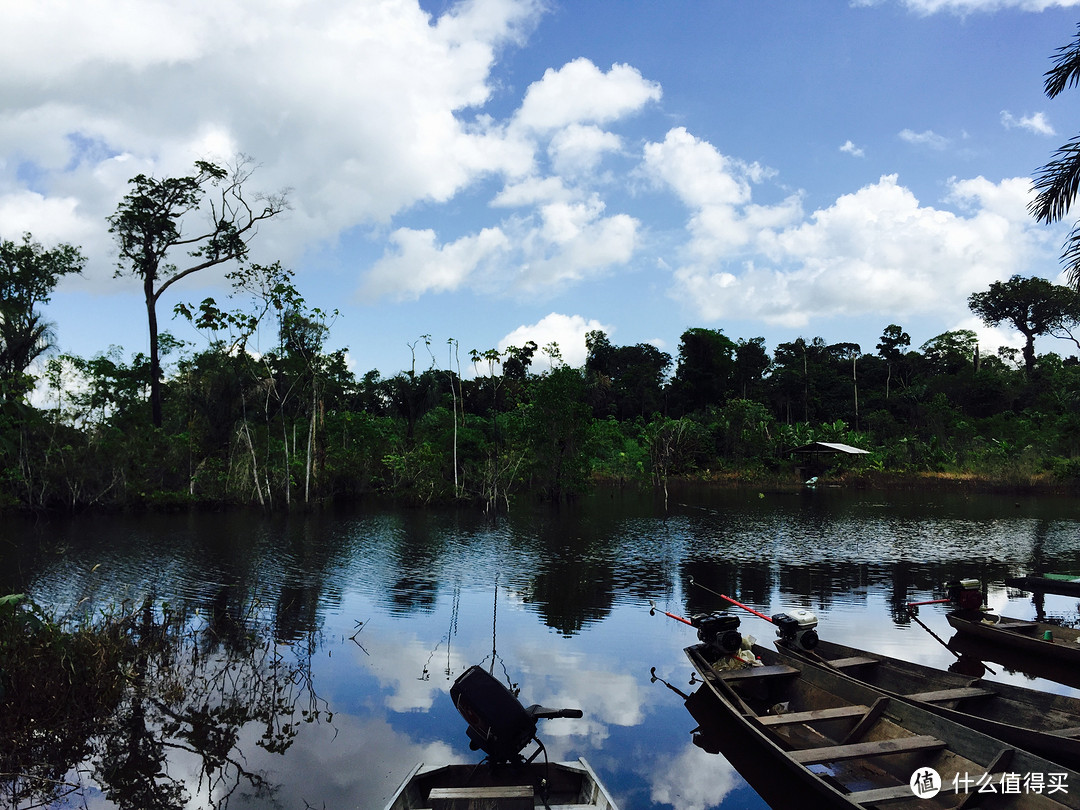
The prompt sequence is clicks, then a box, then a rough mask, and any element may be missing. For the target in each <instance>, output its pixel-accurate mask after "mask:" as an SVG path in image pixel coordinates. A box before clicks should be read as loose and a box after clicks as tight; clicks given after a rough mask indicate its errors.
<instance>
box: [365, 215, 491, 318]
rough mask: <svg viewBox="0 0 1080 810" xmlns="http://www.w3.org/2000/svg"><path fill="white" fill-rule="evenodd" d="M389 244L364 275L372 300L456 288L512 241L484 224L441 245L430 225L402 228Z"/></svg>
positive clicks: (417, 295)
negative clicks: (418, 228)
mask: <svg viewBox="0 0 1080 810" xmlns="http://www.w3.org/2000/svg"><path fill="white" fill-rule="evenodd" d="M390 245H391V247H389V248H388V249H387V252H386V253H385V254H384V255H383V257H382V258H381V259H380V260H379V261H377V262H376V263H375V265H374V266H373V267H372V269H371V271H370V272H369V273H368V274H367V277H366V278H365V281H364V285H363V288H362V290H361V294H362V295H363V296H364V297H365V298H367V299H369V300H374V299H377V298H379V297H381V296H383V295H389V296H391V297H394V298H396V299H398V300H407V299H416V298H419V297H420V296H421V295H423V294H424V293H429V292H436V293H437V292H449V291H453V290H457V289H458V288H460V287H461V286H462V285H463V284H465V283H466V282H468V281H469V280H470V278H471V277H473V276H474V275H475V274H476V273H477V271H478V270H480V269H481V268H482V267H483V266H484V265H486V264H487V263H489V262H491V261H492V260H494V259H495V258H497V257H498V256H499V255H501V254H503V253H505V252H506V251H507V250H508V248H509V241H508V240H507V238H506V235H505V234H504V233H503V232H502V231H501V230H499V229H498V228H485V229H484V230H482V231H480V232H479V233H478V234H475V235H470V236H463V237H462V238H461V239H458V240H457V241H455V242H451V243H449V244H444V245H439V244H437V243H436V236H435V231H433V230H431V229H430V228H425V229H423V230H414V229H411V228H399V229H398V230H396V231H394V232H393V233H392V234H390Z"/></svg>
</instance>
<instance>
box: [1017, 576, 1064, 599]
mask: <svg viewBox="0 0 1080 810" xmlns="http://www.w3.org/2000/svg"><path fill="white" fill-rule="evenodd" d="M1005 584H1006V585H1008V586H1009V587H1010V588H1019V589H1020V590H1022V591H1032V592H1033V593H1056V594H1058V595H1060V596H1080V577H1078V576H1075V575H1073V574H1042V575H1041V576H1026V577H1009V578H1007V579H1006V580H1005Z"/></svg>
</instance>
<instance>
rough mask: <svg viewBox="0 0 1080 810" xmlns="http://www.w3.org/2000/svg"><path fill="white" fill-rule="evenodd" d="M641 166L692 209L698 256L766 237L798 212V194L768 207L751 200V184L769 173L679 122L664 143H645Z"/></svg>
mask: <svg viewBox="0 0 1080 810" xmlns="http://www.w3.org/2000/svg"><path fill="white" fill-rule="evenodd" d="M642 169H643V171H644V173H645V174H646V175H647V176H648V177H650V178H651V179H652V180H653V181H654V182H656V183H657V184H660V185H663V186H667V187H669V188H670V189H671V190H672V191H674V192H675V194H676V196H678V197H679V199H680V200H681V201H682V202H683V204H684V205H686V206H687V207H688V208H690V209H691V211H692V212H693V213H692V216H691V219H690V222H689V224H688V230H689V231H690V233H691V235H692V238H691V241H690V244H689V251H690V252H691V253H692V254H693V255H695V256H696V257H697V259H698V260H701V261H709V260H711V259H712V258H715V257H718V256H725V255H730V254H731V252H732V251H737V250H742V249H745V248H748V247H750V246H751V245H752V244H756V243H758V242H760V241H761V240H762V239H765V240H767V239H768V236H769V229H772V228H776V227H780V226H782V225H784V224H787V223H791V222H797V221H798V220H799V219H800V218H801V215H802V208H801V203H800V200H799V197H798V196H797V195H792V196H790V197H788V198H787V199H785V200H784V201H782V202H781V203H779V204H777V205H772V206H763V205H753V204H751V183H752V182H757V181H759V180H760V179H763V178H764V177H767V176H770V175H771V174H772V172H771V171H770V170H767V169H763V168H762V167H760V166H758V165H757V164H752V165H748V164H745V163H743V162H741V161H737V160H734V159H732V158H729V157H726V156H725V155H722V154H721V153H720V152H719V151H718V150H717V149H716V148H715V147H714V146H713V145H712V144H710V143H708V142H707V141H703V140H701V139H699V138H696V137H694V136H693V135H691V134H690V133H689V132H687V131H686V130H685V129H683V128H681V127H679V128H677V129H673V130H671V131H669V132H668V133H667V136H666V137H665V138H664V141H663V143H649V144H646V145H645V155H644V161H643V164H642Z"/></svg>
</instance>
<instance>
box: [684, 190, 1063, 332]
mask: <svg viewBox="0 0 1080 810" xmlns="http://www.w3.org/2000/svg"><path fill="white" fill-rule="evenodd" d="M949 189H950V190H949V195H948V197H947V199H946V202H949V203H951V204H952V205H954V206H955V207H956V208H958V209H959V212H954V211H950V210H946V209H944V208H936V207H933V206H928V205H924V204H922V203H921V202H920V201H919V200H918V199H917V198H916V197H915V195H914V194H913V193H912V192H911V190H910V189H907V188H905V187H904V186H902V185H901V184H900V183H899V180H898V178H897V177H896V176H895V175H886V176H883V177H881V178H880V179H879V180H878V181H877V182H876V183H873V184H870V185H867V186H864V187H863V188H861V189H859V190H858V191H856V192H853V193H851V194H845V195H843V196H841V197H840V198H838V199H837V200H836V202H835V203H833V204H832V205H831V206H829V207H828V208H823V209H820V210H817V211H814V212H813V213H812V214H811V215H810V216H809V217H807V218H805V219H804V220H803V221H801V222H799V223H798V224H794V225H788V226H786V227H777V228H774V229H773V230H772V231H771V232H770V233H769V237H768V238H767V239H765V238H762V239H761V240H760V241H761V242H762V244H764V245H765V246H766V247H765V249H763V250H762V251H761V252H760V253H758V254H755V255H754V256H752V257H750V258H744V257H741V256H739V255H738V254H733V253H724V252H719V251H717V252H714V253H712V254H710V255H709V256H708V259H709V261H703V260H702V258H703V257H702V256H700V255H693V251H688V253H690V254H691V255H692V257H693V258H694V259H696V260H695V261H688V262H686V263H685V264H683V265H682V266H680V267H678V268H677V269H676V271H675V273H674V277H675V294H676V296H677V297H678V298H679V299H681V300H683V301H685V302H686V304H687V305H688V306H689V307H691V308H692V309H694V310H695V311H696V312H697V313H699V314H700V315H701V316H702V317H705V318H708V319H710V320H717V319H721V318H724V317H760V318H762V319H764V320H765V321H767V322H770V323H775V324H780V325H784V326H788V327H792V328H799V327H803V326H805V325H806V324H808V323H809V322H810V320H811V318H814V317H834V316H841V315H849V316H851V315H862V314H867V313H873V312H882V313H889V314H890V315H891V316H903V315H907V314H911V313H919V314H929V313H933V314H937V315H941V316H946V317H950V318H956V317H961V316H962V315H963V314H964V313H962V312H960V311H959V310H960V309H961V308H962V305H963V302H964V301H965V300H966V296H967V294H968V293H969V292H970V291H971V290H976V289H982V288H984V287H986V286H988V285H989V283H990V282H992V281H994V280H997V279H1001V278H1006V277H1008V276H1009V275H1010V274H1011V273H1013V272H1016V270H1017V268H1020V267H1024V266H1026V265H1027V264H1028V263H1029V262H1030V260H1031V259H1032V258H1033V257H1034V256H1036V255H1039V254H1040V253H1041V252H1042V251H1044V250H1045V238H1046V235H1045V234H1044V233H1042V232H1041V231H1039V230H1037V229H1036V228H1035V227H1034V226H1033V225H1032V223H1031V222H1030V219H1029V217H1028V216H1027V202H1028V200H1029V199H1030V194H1031V182H1030V180H1028V179H1027V178H1015V179H1009V180H1004V181H1002V182H1000V183H993V182H991V181H989V180H986V179H985V178H981V177H979V178H974V179H970V180H955V179H954V180H952V181H950V185H949ZM690 230H691V233H693V225H692V224H691V226H690ZM691 242H693V238H692V239H691ZM958 302H959V303H958Z"/></svg>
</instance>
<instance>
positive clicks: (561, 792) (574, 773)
mask: <svg viewBox="0 0 1080 810" xmlns="http://www.w3.org/2000/svg"><path fill="white" fill-rule="evenodd" d="M542 784H543V785H546V790H544V789H542V788H541V785H542ZM545 802H547V804H548V805H550V806H553V807H554V806H556V805H557V806H559V807H561V808H567V810H570V809H571V808H575V809H576V808H581V810H585V809H586V808H590V809H595V810H618V807H617V806H616V804H615V801H614V799H612V797H611V795H610V794H609V793H608V791H607V789H606V788H605V787H604V786H603V784H602V783H601V782H600V779H599V778H598V777H597V775H596V773H595V772H594V771H593V769H592V767H590V765H589V763H588V762H586V761H585V760H584V759H579V760H577V761H576V762H551V763H546V762H530V763H521V764H512V765H500V766H498V767H490V766H489V765H487V764H486V763H482V764H452V765H434V766H432V765H426V764H424V763H420V764H418V765H417V766H416V767H415V768H413V770H412V772H410V773H409V775H408V776H406V777H405V780H404V781H403V782H402V783H401V786H400V787H399V788H398V789H397V791H396V792H395V793H394V796H393V798H391V799H390V802H389V803H388V804H387V805H386V810H419V809H420V808H431V810H438V808H450V807H452V808H454V810H468V808H484V810H525V809H526V808H533V807H544V806H545Z"/></svg>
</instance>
